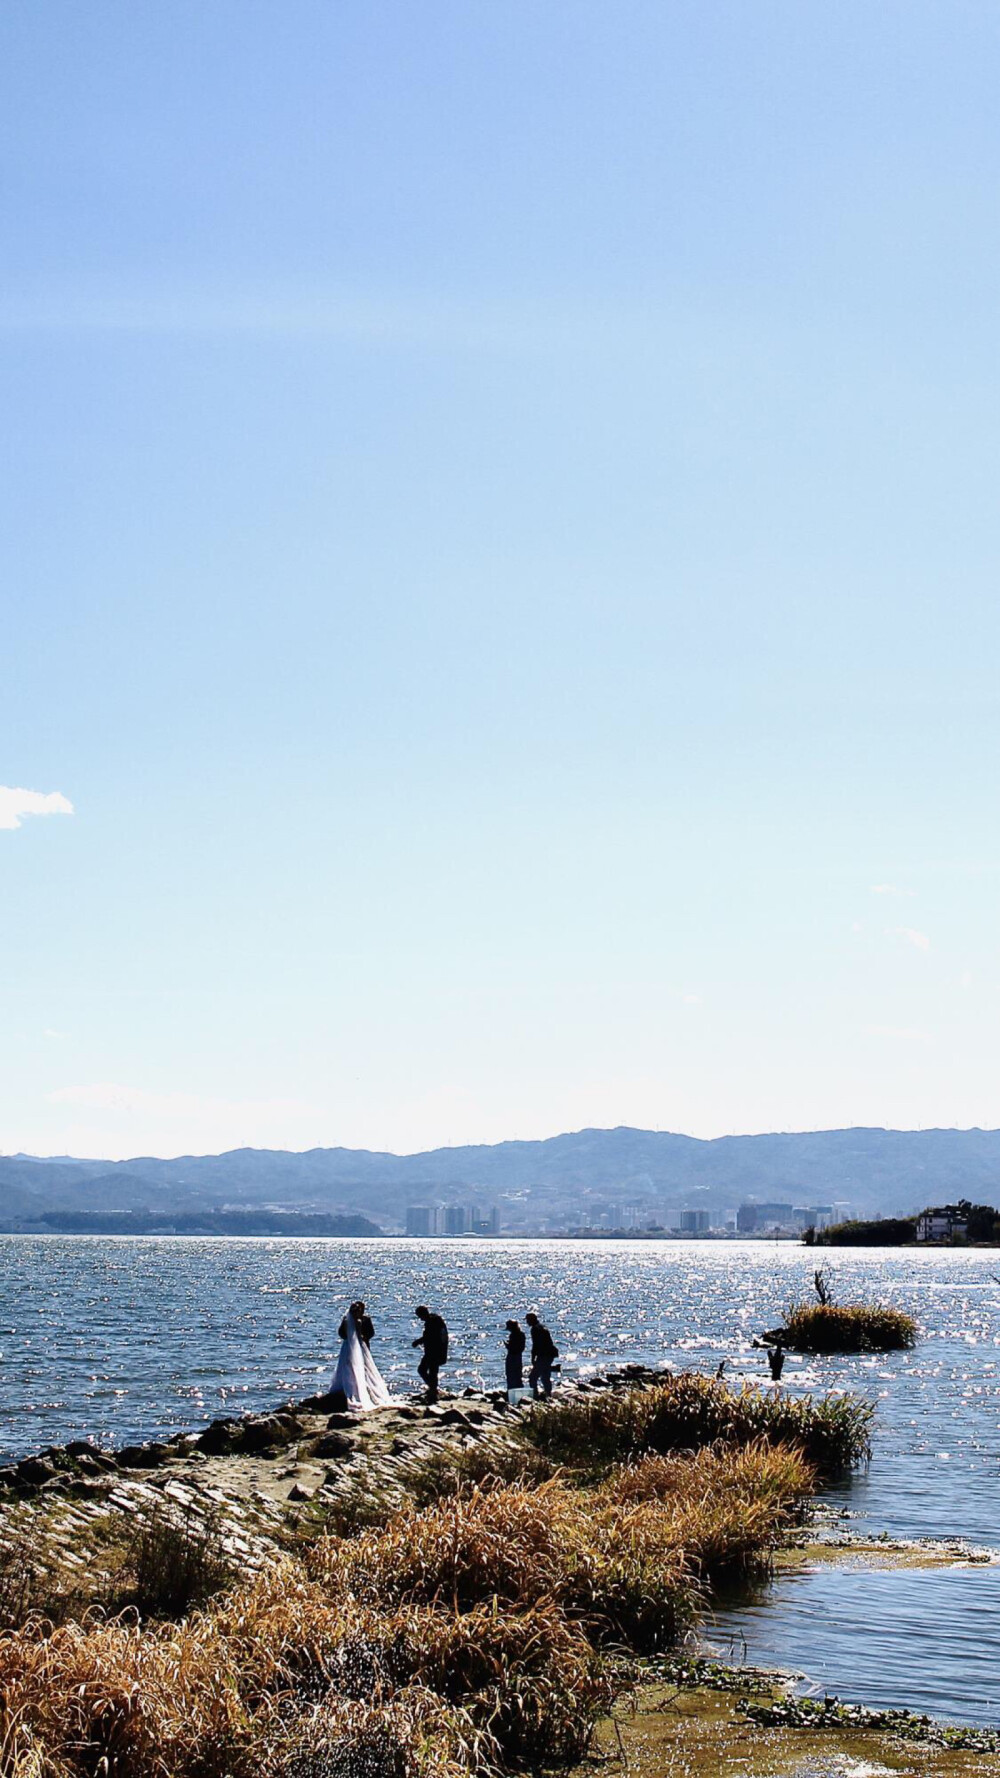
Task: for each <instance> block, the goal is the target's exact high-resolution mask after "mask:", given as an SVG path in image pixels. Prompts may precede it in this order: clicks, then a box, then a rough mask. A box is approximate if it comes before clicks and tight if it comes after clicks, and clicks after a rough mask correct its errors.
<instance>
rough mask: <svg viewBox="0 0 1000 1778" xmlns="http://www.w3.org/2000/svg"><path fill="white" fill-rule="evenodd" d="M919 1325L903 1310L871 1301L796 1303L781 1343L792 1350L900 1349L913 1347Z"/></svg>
mask: <svg viewBox="0 0 1000 1778" xmlns="http://www.w3.org/2000/svg"><path fill="white" fill-rule="evenodd" d="M916 1340H917V1324H916V1322H915V1321H914V1319H913V1316H912V1315H907V1314H906V1313H905V1312H904V1310H902V1309H890V1308H885V1307H880V1306H879V1305H877V1304H868V1303H796V1304H795V1305H794V1306H793V1307H792V1308H791V1309H789V1310H788V1312H787V1314H786V1316H785V1325H784V1328H783V1329H782V1335H781V1343H782V1345H784V1346H788V1347H789V1348H790V1349H791V1350H792V1351H793V1352H815V1353H823V1352H825V1353H833V1352H901V1351H905V1350H907V1349H908V1348H909V1347H911V1346H914V1345H915V1344H916Z"/></svg>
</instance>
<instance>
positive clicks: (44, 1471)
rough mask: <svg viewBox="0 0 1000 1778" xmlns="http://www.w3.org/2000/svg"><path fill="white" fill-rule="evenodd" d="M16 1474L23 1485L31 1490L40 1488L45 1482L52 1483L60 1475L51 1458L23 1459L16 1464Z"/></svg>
mask: <svg viewBox="0 0 1000 1778" xmlns="http://www.w3.org/2000/svg"><path fill="white" fill-rule="evenodd" d="M14 1474H15V1475H16V1477H17V1479H18V1481H19V1482H20V1483H22V1484H24V1483H27V1485H28V1486H29V1487H31V1488H40V1487H41V1485H42V1483H43V1482H50V1481H51V1480H52V1478H53V1476H54V1475H57V1474H58V1471H57V1469H56V1466H55V1464H54V1463H53V1462H52V1460H51V1458H49V1457H22V1458H21V1461H20V1463H18V1464H15V1466H14Z"/></svg>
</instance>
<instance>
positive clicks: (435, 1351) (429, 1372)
mask: <svg viewBox="0 0 1000 1778" xmlns="http://www.w3.org/2000/svg"><path fill="white" fill-rule="evenodd" d="M413 1313H414V1315H415V1316H416V1317H417V1320H418V1321H422V1322H423V1324H424V1331H423V1333H422V1334H418V1336H417V1338H416V1339H415V1340H414V1342H413V1344H414V1346H422V1347H423V1349H424V1355H423V1357H422V1359H421V1360H420V1363H419V1364H418V1365H417V1371H418V1374H419V1375H420V1376H421V1377H422V1378H423V1380H424V1382H425V1384H426V1385H427V1400H428V1401H437V1398H438V1371H439V1370H440V1369H441V1366H442V1365H443V1364H447V1362H448V1328H447V1325H446V1323H445V1320H444V1317H443V1316H442V1315H434V1314H432V1313H431V1311H430V1309H428V1308H427V1306H426V1304H425V1303H420V1304H419V1306H418V1307H417V1308H416V1309H414V1311H413Z"/></svg>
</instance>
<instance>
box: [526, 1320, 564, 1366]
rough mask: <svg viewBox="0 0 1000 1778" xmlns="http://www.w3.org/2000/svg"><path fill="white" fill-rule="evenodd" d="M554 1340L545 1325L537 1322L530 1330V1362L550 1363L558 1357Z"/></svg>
mask: <svg viewBox="0 0 1000 1778" xmlns="http://www.w3.org/2000/svg"><path fill="white" fill-rule="evenodd" d="M558 1357H559V1353H558V1351H557V1350H556V1343H555V1340H554V1339H553V1338H552V1335H551V1334H550V1333H549V1330H548V1328H547V1327H543V1326H542V1324H541V1322H540V1321H539V1322H537V1323H536V1324H535V1326H534V1327H533V1328H532V1330H531V1362H532V1364H551V1363H552V1360H553V1359H554V1358H558Z"/></svg>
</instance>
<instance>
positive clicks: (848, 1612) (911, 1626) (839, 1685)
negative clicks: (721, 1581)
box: [708, 1567, 1000, 1724]
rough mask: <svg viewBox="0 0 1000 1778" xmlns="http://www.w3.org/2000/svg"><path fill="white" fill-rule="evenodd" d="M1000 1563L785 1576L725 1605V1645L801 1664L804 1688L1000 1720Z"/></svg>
mask: <svg viewBox="0 0 1000 1778" xmlns="http://www.w3.org/2000/svg"><path fill="white" fill-rule="evenodd" d="M998 1611H1000V1568H917V1569H874V1570H866V1571H860V1570H854V1569H848V1570H841V1569H830V1568H820V1567H817V1568H814V1569H810V1570H807V1571H806V1572H805V1573H800V1574H795V1573H791V1574H787V1575H784V1576H782V1578H781V1580H780V1581H779V1582H778V1583H777V1585H776V1586H774V1587H771V1588H769V1589H768V1592H767V1594H766V1595H765V1596H764V1597H763V1598H762V1599H761V1600H759V1601H758V1602H756V1603H754V1604H752V1605H747V1606H743V1607H741V1608H740V1609H739V1610H736V1611H730V1612H724V1613H721V1614H720V1616H719V1618H718V1621H717V1623H716V1624H715V1626H714V1627H713V1628H712V1629H711V1630H710V1631H709V1633H708V1641H709V1644H710V1645H711V1646H713V1647H715V1648H716V1649H717V1650H718V1651H719V1652H720V1653H721V1654H723V1655H726V1656H728V1657H729V1658H735V1659H737V1660H739V1661H743V1660H747V1661H749V1662H750V1663H751V1664H752V1665H754V1666H765V1667H784V1668H801V1670H802V1671H803V1672H805V1673H806V1674H807V1676H808V1683H807V1685H806V1686H804V1687H803V1689H804V1690H805V1691H807V1692H814V1693H823V1692H832V1693H835V1694H836V1695H837V1696H838V1697H841V1698H847V1699H849V1700H850V1701H851V1703H853V1704H869V1705H872V1706H874V1707H876V1708H877V1709H882V1710H884V1709H887V1708H892V1709H909V1710H919V1711H923V1712H926V1713H927V1714H928V1715H929V1716H939V1717H941V1718H943V1719H945V1720H947V1721H949V1722H972V1723H993V1724H997V1723H1000V1670H998V1664H997V1654H998V1652H1000V1633H998V1628H997V1625H998V1617H997V1613H998Z"/></svg>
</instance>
